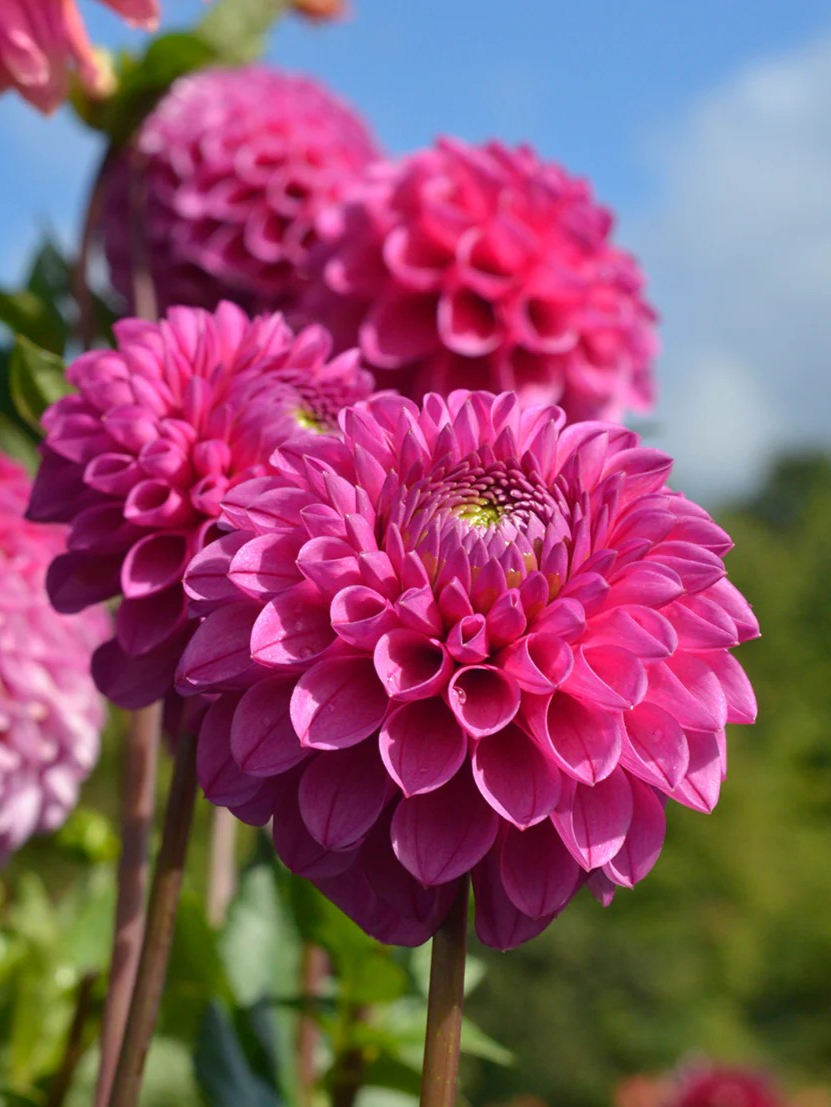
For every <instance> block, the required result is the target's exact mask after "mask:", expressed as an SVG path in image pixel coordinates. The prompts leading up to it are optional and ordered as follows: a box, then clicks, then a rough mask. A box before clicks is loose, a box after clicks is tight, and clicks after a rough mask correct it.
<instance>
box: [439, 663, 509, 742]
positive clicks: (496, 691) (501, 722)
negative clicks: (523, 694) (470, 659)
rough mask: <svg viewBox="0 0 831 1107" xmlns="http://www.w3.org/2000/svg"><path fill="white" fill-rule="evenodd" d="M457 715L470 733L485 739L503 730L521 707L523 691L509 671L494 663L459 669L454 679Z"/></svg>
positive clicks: (452, 689) (452, 701) (452, 703)
mask: <svg viewBox="0 0 831 1107" xmlns="http://www.w3.org/2000/svg"><path fill="white" fill-rule="evenodd" d="M448 699H449V702H450V708H451V710H452V711H453V714H454V715H455V716H456V718H457V719H458V720H459V722H460V723H461V724H462V726H463V727H464V729H465V730H466V731H467V733H468V734H471V735H472V736H473V737H474V738H483V737H484V736H485V735H486V734H495V733H496V731H498V730H502V728H503V727H506V726H507V725H508V723H510V721H511V720H512V719H513V718H514V716H515V715H516V713H517V711H518V710H519V700H520V690H519V685H518V684H517V682H516V681H515V680H514V679H513V677H511V676H510V675H509V674H507V673H504V672H502V671H501V670H500V669H497V668H496V667H495V666H493V665H470V666H468V667H467V668H464V669H459V670H458V672H457V673H456V674H455V675H454V677H453V679H452V680H451V681H450V685H449V687H448Z"/></svg>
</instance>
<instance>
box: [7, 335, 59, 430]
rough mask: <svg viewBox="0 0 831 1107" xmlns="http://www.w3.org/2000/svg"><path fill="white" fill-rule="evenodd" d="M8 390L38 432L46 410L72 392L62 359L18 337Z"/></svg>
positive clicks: (24, 417) (26, 420) (20, 412)
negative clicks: (41, 418)
mask: <svg viewBox="0 0 831 1107" xmlns="http://www.w3.org/2000/svg"><path fill="white" fill-rule="evenodd" d="M9 390H10V392H11V397H12V400H13V401H14V405H15V408H16V409H17V413H18V414H19V415H20V417H21V419H23V420H25V422H26V423H28V425H29V426H30V427H32V428H33V429H34V430H39V429H40V417H41V415H42V414H43V412H44V411H45V410H46V408H47V407H48V406H49V405H50V404H52V403H54V402H55V401H56V400H59V399H60V398H61V396H65V395H66V394H67V393H68V392H70V391H71V387H70V384H69V382H68V381H67V379H66V373H65V370H64V363H63V359H62V358H60V357H58V356H57V354H53V353H50V352H49V351H48V350H43V349H41V347H39V346H36V345H35V344H34V343H33V342H30V341H29V340H28V339H27V338H22V337H19V338H18V339H17V342H16V343H15V347H14V349H13V350H12V356H11V362H10V364H9Z"/></svg>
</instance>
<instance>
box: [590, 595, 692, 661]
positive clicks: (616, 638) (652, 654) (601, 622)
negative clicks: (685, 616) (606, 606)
mask: <svg viewBox="0 0 831 1107" xmlns="http://www.w3.org/2000/svg"><path fill="white" fill-rule="evenodd" d="M681 602H682V601H676V602H675V604H674V605H673V606H672V607H671V608H669V609H668V610H666V609H665V611H666V613H665V615H662V614H661V613H660V612H658V611H654V610H653V609H652V608H650V607H643V606H642V605H640V604H630V605H628V606H626V607H613V608H611V610H609V611H604V612H601V613H600V614H599V615H595V616H594V618H593V619H592V623H591V643H592V645H593V646H594V645H597V646H622V647H623V648H624V649H626V650H628V651H629V652H630V653H631V654H634V655H635V656H636V657H639V658H641V659H642V660H644V661H645V660H652V659H656V658H657V659H659V658H663V657H669V656H670V655H671V654H673V653H675V650H676V649H677V648H678V645H679V637H678V634H677V633H676V632H677V631H678V629H679V628H678V620H677V619H676V618H675V612H676V611H677V610H678V606H679V604H680V603H681Z"/></svg>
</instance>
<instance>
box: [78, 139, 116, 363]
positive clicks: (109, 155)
mask: <svg viewBox="0 0 831 1107" xmlns="http://www.w3.org/2000/svg"><path fill="white" fill-rule="evenodd" d="M116 155H117V151H116V150H115V148H114V147H112V146H110V147H108V149H107V150H106V152H105V154H104V157H103V158H102V159H101V164H100V165H99V166H98V169H97V171H96V173H95V177H94V178H93V181H92V188H91V189H90V193H89V200H88V201H87V210H86V214H85V216H84V225H83V227H82V229H81V241H80V243H79V247H78V259H77V261H76V263H75V269H74V271H73V274H72V295H73V296H74V297H75V303H76V304H77V305H78V341H79V342H80V343H81V345H82V346H83V348H84V349H85V350H88V349H89V348H90V346H92V343H93V340H94V339H95V331H96V327H95V305H94V302H93V298H92V289H91V288H90V286H89V255H90V253H91V252H92V247H93V243H94V242H95V235H96V233H97V231H98V225H99V222H100V218H101V208H102V206H103V203H104V195H105V191H106V185H107V176H108V174H109V171H110V168H111V166H112V165H113V163H114V162H115V159H116Z"/></svg>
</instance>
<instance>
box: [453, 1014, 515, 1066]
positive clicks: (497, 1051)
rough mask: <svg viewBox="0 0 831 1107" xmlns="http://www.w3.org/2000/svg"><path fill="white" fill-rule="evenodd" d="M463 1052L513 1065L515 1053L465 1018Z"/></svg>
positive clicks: (495, 1062) (496, 1062)
mask: <svg viewBox="0 0 831 1107" xmlns="http://www.w3.org/2000/svg"><path fill="white" fill-rule="evenodd" d="M461 1047H462V1053H466V1054H467V1055H468V1056H469V1057H481V1058H482V1060H483V1061H492V1062H493V1063H494V1064H495V1065H506V1066H507V1065H513V1064H514V1060H515V1058H514V1055H513V1053H511V1051H510V1050H508V1049H505V1047H504V1046H501V1045H500V1044H499V1042H496V1041H494V1040H493V1038H490V1037H488V1035H487V1034H486V1033H485V1032H484V1030H480V1029H479V1027H478V1026H476V1025H475V1024H474V1023H472V1022H471V1021H470V1019H464V1021H463V1022H462V1042H461Z"/></svg>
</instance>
